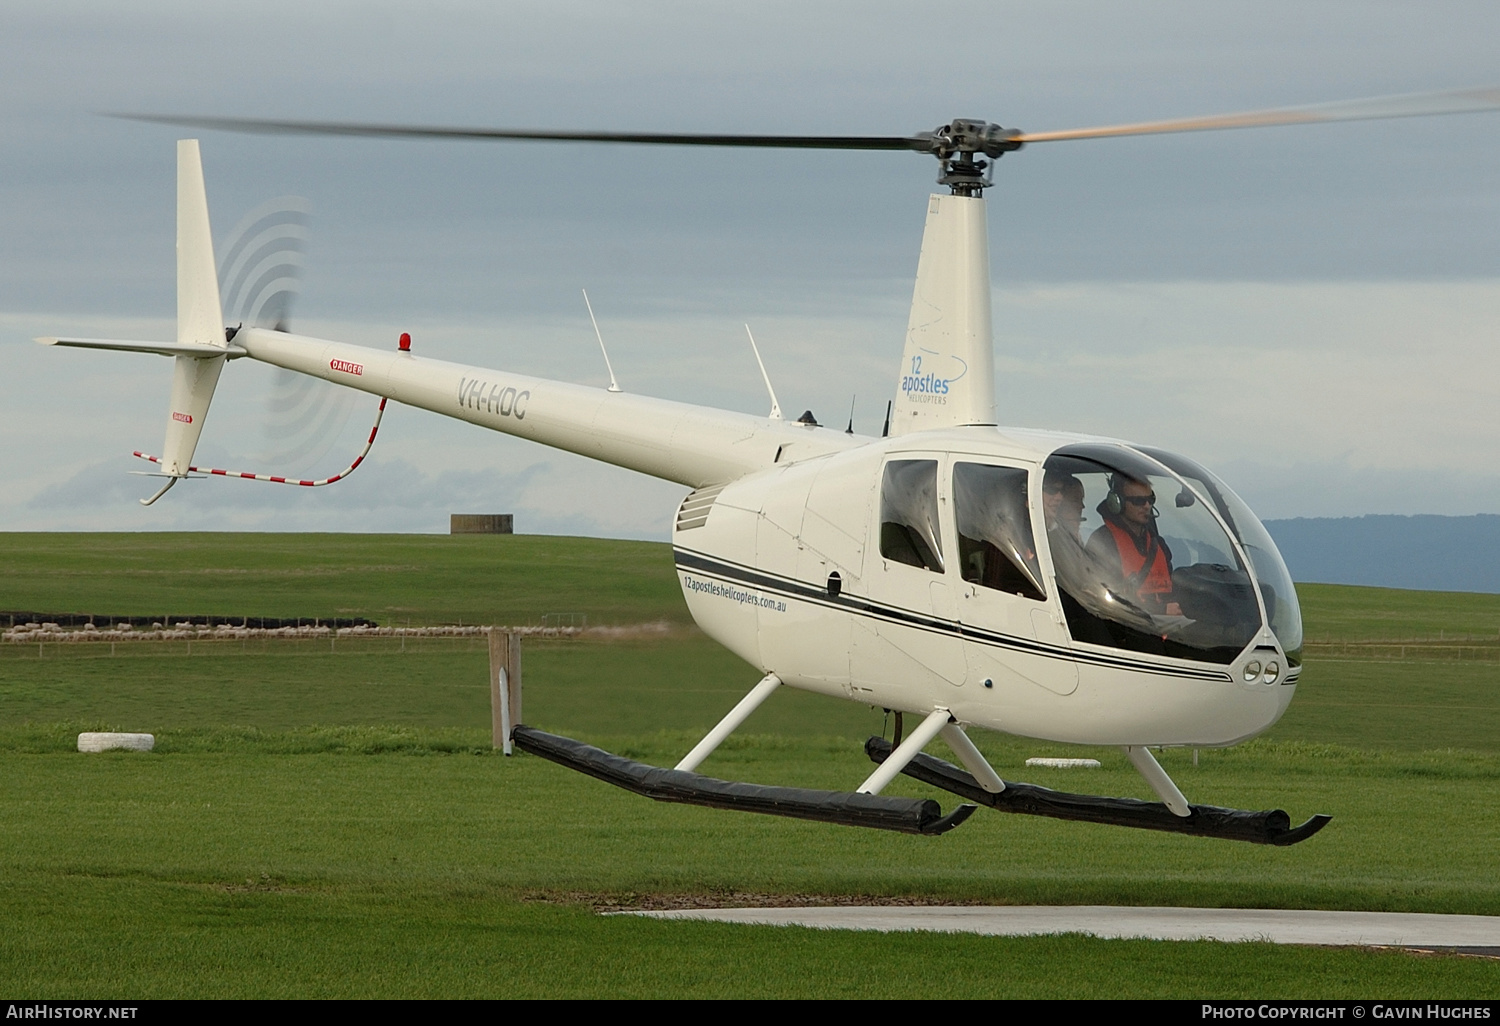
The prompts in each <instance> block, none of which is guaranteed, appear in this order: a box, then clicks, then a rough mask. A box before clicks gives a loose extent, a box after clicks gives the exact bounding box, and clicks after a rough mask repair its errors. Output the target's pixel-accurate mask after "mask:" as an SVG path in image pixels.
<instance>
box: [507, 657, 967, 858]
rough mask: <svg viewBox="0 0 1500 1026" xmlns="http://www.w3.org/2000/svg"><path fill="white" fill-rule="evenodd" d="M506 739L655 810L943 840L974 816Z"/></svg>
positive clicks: (923, 802) (521, 737)
mask: <svg viewBox="0 0 1500 1026" xmlns="http://www.w3.org/2000/svg"><path fill="white" fill-rule="evenodd" d="M778 683H779V682H778ZM511 739H512V741H514V743H515V745H516V747H517V748H519V749H521V751H523V752H530V753H531V754H532V755H539V756H541V757H542V758H544V759H550V760H551V761H552V762H555V763H558V764H559V765H562V766H566V767H568V768H569V769H575V770H578V771H579V772H580V773H587V774H588V775H589V776H591V777H597V778H598V779H599V780H603V781H605V782H606V783H610V784H614V785H615V786H616V787H623V788H624V789H625V790H627V791H633V792H634V793H636V794H639V795H645V796H646V797H647V798H654V799H656V800H657V801H659V802H681V803H682V804H684V805H706V806H708V807H709V808H712V809H735V810H739V811H741V812H761V813H766V814H768V815H772V816H790V817H792V818H793V819H811V820H816V821H818V822H820V823H839V824H842V825H844V826H858V827H873V828H875V829H877V830H897V831H900V832H902V833H907V834H929V835H931V834H943V833H947V832H948V831H949V830H952V829H953V828H954V827H956V826H958V825H959V824H960V823H962V822H963V821H964V820H966V819H968V818H969V816H970V815H971V814H972V813H973V812H974V809H975V806H973V805H960V806H959V807H958V808H956V809H954V810H953V811H952V812H950V813H949V814H948V815H946V816H944V815H943V810H942V807H941V806H940V805H938V803H937V802H935V801H933V800H932V799H931V798H891V797H886V796H883V795H875V794H861V793H858V792H848V791H815V790H812V789H810V788H805V787H766V786H764V785H761V784H745V783H738V782H736V781H731V780H717V779H715V778H713V777H705V776H702V775H700V774H698V773H692V772H688V771H686V770H675V769H662V768H661V767H659V766H648V765H646V764H645V763H641V762H634V761H632V760H630V759H626V758H624V757H622V756H619V755H612V754H610V753H609V752H606V751H604V750H603V749H601V748H595V747H594V746H592V745H586V744H584V743H583V742H582V741H575V740H573V739H572V738H568V737H560V736H558V735H557V734H548V733H545V732H544V731H540V730H536V729H535V728H533V727H527V726H516V727H515V728H513V729H512V730H511ZM965 776H967V774H965ZM969 779H970V780H972V779H973V778H972V777H970V778H969ZM975 787H976V788H977V787H978V785H977V784H976V785H975Z"/></svg>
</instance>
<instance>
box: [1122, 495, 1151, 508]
mask: <svg viewBox="0 0 1500 1026" xmlns="http://www.w3.org/2000/svg"><path fill="white" fill-rule="evenodd" d="M1120 501H1121V502H1124V503H1127V504H1129V505H1131V506H1154V505H1156V495H1155V494H1154V493H1153V494H1151V495H1122V496H1120Z"/></svg>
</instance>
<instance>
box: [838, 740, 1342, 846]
mask: <svg viewBox="0 0 1500 1026" xmlns="http://www.w3.org/2000/svg"><path fill="white" fill-rule="evenodd" d="M891 750H892V746H891V743H890V742H889V741H887V740H886V739H885V738H883V737H872V738H870V740H868V741H866V742H865V754H866V755H868V756H869V757H870V759H871V760H872V761H874V762H885V760H886V758H887V757H888V756H889V755H890V754H891ZM901 772H902V773H905V774H906V775H907V776H909V777H913V778H915V779H917V780H920V781H922V782H923V783H924V784H931V785H932V786H933V787H940V788H942V789H943V790H945V791H951V792H952V793H953V794H956V795H958V796H959V797H960V798H967V799H969V800H970V801H974V802H979V803H980V804H982V805H988V806H989V807H990V808H992V809H999V810H1000V811H1001V812H1016V813H1021V814H1024V815H1028V816H1051V817H1052V818H1054V819H1073V820H1078V821H1080V822H1084V823H1106V824H1109V825H1110V826H1125V827H1137V828H1139V829H1142V830H1167V831H1170V832H1172V833H1178V834H1196V835H1197V836H1199V837H1222V838H1224V839H1225V840H1229V841H1249V842H1250V843H1251V844H1274V845H1278V846H1282V847H1284V846H1286V845H1289V844H1296V843H1297V842H1299V841H1305V840H1307V839H1308V838H1309V837H1311V836H1312V835H1313V834H1315V833H1317V832H1318V831H1319V830H1322V829H1323V828H1324V827H1325V826H1327V825H1328V822H1329V820H1331V819H1332V818H1333V817H1332V816H1313V817H1312V818H1311V819H1309V820H1308V821H1307V822H1305V823H1303V824H1302V825H1301V826H1297V827H1293V826H1292V819H1291V817H1290V816H1288V815H1287V814H1286V813H1285V812H1283V811H1281V810H1280V809H1272V810H1270V811H1268V812H1250V811H1247V810H1245V809H1222V808H1219V807H1218V806H1216V805H1190V806H1188V808H1190V809H1191V810H1192V812H1191V814H1189V815H1187V816H1178V815H1174V814H1173V812H1172V810H1171V809H1169V808H1167V807H1166V806H1165V805H1163V804H1162V803H1161V802H1143V801H1140V800H1139V799H1136V798H1103V797H1099V796H1097V795H1091V794H1069V793H1067V792H1066V791H1053V790H1052V789H1050V788H1046V787H1038V786H1037V785H1035V784H1013V783H1011V782H1010V781H1009V780H1007V781H1005V790H1004V791H1001V792H1000V793H999V794H991V793H990V792H989V791H986V790H985V789H984V788H982V787H980V786H979V781H977V780H975V779H974V777H973V776H972V775H970V774H969V773H967V772H965V771H964V770H962V769H960V768H959V767H957V766H955V765H953V764H952V763H950V762H944V761H943V760H942V759H935V758H933V757H932V756H930V755H918V756H917V757H916V758H914V759H912V761H911V762H909V763H907V765H906V768H905V769H903V770H902V771H901Z"/></svg>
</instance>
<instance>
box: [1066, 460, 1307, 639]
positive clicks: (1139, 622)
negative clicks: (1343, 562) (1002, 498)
mask: <svg viewBox="0 0 1500 1026" xmlns="http://www.w3.org/2000/svg"><path fill="white" fill-rule="evenodd" d="M1042 500H1043V501H1042V508H1043V514H1044V520H1045V522H1046V533H1047V544H1048V548H1049V549H1050V551H1051V553H1052V565H1053V570H1054V573H1055V574H1056V577H1057V585H1058V590H1059V592H1060V593H1061V597H1062V604H1063V611H1064V613H1065V615H1066V617H1067V622H1068V629H1069V631H1070V633H1071V634H1072V636H1073V638H1074V640H1075V641H1080V642H1085V643H1089V644H1096V645H1104V646H1108V647H1112V648H1121V649H1128V650H1131V651H1140V652H1152V653H1156V654H1160V655H1169V656H1176V657H1179V658H1185V659H1194V660H1199V661H1206V662H1213V663H1221V664H1224V663H1229V662H1232V661H1233V660H1234V659H1235V657H1236V656H1238V655H1239V654H1240V653H1241V652H1242V651H1243V650H1244V648H1245V646H1246V645H1248V644H1250V642H1251V641H1253V640H1254V639H1255V638H1256V636H1257V635H1258V634H1259V632H1260V629H1261V625H1262V612H1261V609H1262V605H1264V608H1265V614H1266V617H1267V619H1268V620H1269V622H1270V624H1271V626H1272V629H1273V630H1274V631H1275V632H1276V635H1277V638H1278V639H1279V640H1280V641H1281V643H1282V646H1283V648H1284V649H1285V650H1286V653H1287V658H1288V661H1289V662H1291V663H1293V664H1294V665H1295V664H1296V663H1298V662H1300V656H1301V647H1302V623H1301V614H1300V612H1299V610H1298V607H1297V599H1296V593H1295V591H1294V590H1293V589H1292V586H1291V578H1290V575H1288V574H1287V571H1286V566H1285V564H1284V563H1283V562H1282V561H1281V556H1280V554H1279V553H1278V552H1277V551H1276V546H1275V544H1274V543H1273V542H1271V539H1270V535H1269V534H1267V533H1266V530H1265V528H1264V527H1263V526H1262V525H1261V523H1260V521H1259V520H1257V519H1256V517H1255V515H1254V514H1253V513H1251V512H1250V509H1249V507H1247V506H1246V505H1245V504H1244V502H1243V501H1242V500H1240V499H1239V497H1238V496H1236V495H1235V494H1234V493H1233V492H1232V491H1230V490H1229V489H1228V487H1226V486H1225V485H1224V484H1223V483H1222V482H1221V481H1219V480H1218V478H1216V477H1214V476H1213V475H1211V474H1209V472H1208V471H1206V470H1204V469H1203V468H1202V467H1200V466H1199V465H1198V464H1196V463H1193V462H1192V461H1190V460H1187V459H1185V458H1184V457H1181V456H1177V455H1176V454H1173V453H1168V452H1165V451H1163V450H1157V449H1133V448H1127V447H1126V446H1123V445H1111V444H1103V443H1085V444H1076V445H1069V446H1065V447H1064V448H1062V449H1059V450H1057V451H1056V452H1054V453H1053V454H1052V455H1051V456H1050V457H1048V459H1047V461H1046V463H1045V464H1044V468H1043V481H1042ZM1246 557H1248V559H1249V562H1250V564H1251V566H1250V567H1247V566H1246ZM1252 568H1253V575H1252ZM1256 583H1258V584H1259V586H1260V587H1259V592H1260V597H1259V599H1257V594H1256V591H1257V589H1256V587H1255V584H1256Z"/></svg>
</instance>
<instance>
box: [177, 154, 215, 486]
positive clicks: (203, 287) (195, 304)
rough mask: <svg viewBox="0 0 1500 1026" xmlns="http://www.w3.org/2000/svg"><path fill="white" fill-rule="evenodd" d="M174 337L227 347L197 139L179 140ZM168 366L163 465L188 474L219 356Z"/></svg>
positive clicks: (188, 359)
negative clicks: (168, 406) (169, 404)
mask: <svg viewBox="0 0 1500 1026" xmlns="http://www.w3.org/2000/svg"><path fill="white" fill-rule="evenodd" d="M177 341H178V342H179V343H181V342H194V343H198V344H206V345H211V346H216V347H218V348H220V349H226V348H227V346H228V340H227V339H226V338H225V337H224V315H223V311H222V310H221V308H220V306H219V278H218V272H217V269H216V268H215V266H214V244H213V236H212V234H211V233H210V230H209V223H208V194H207V191H206V190H205V189H204V186H203V162H202V159H201V157H200V156H199V154H198V140H196V139H182V140H179V141H178V143H177ZM174 359H175V363H176V366H175V367H174V368H173V370H172V408H171V410H170V411H168V417H167V437H166V440H165V441H164V442H163V443H162V457H161V467H162V471H163V472H164V473H166V474H168V475H170V476H171V477H174V478H177V477H186V476H187V472H188V466H189V465H190V464H191V463H192V462H193V452H194V450H196V449H197V448H198V436H199V435H200V434H202V432H203V421H204V418H205V417H207V416H208V405H209V403H210V402H211V401H212V400H213V397H214V387H215V386H216V385H217V384H218V383H219V373H220V372H221V371H222V370H223V369H224V359H225V358H224V357H223V356H206V357H205V356H178V357H175V358H174Z"/></svg>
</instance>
